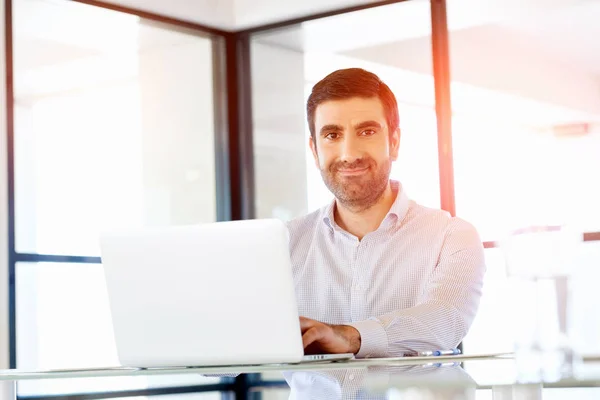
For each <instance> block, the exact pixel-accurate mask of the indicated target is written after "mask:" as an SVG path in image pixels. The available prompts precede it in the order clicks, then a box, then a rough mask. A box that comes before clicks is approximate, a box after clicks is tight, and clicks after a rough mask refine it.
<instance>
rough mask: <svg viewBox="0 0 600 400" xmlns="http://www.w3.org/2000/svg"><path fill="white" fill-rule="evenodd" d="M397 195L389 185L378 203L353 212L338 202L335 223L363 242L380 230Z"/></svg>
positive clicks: (336, 203)
mask: <svg viewBox="0 0 600 400" xmlns="http://www.w3.org/2000/svg"><path fill="white" fill-rule="evenodd" d="M396 195H397V194H396V193H394V191H393V190H392V187H391V185H390V184H389V183H388V185H387V187H386V189H385V191H384V192H383V195H382V196H381V197H380V198H379V200H377V203H375V204H374V205H372V206H371V207H369V208H367V209H364V210H352V209H351V208H348V207H345V206H344V205H343V204H340V202H339V201H337V200H336V202H335V210H334V219H335V222H336V223H337V224H338V226H339V227H340V228H342V229H344V230H345V231H346V232H349V233H351V234H353V235H354V236H356V237H358V239H359V240H362V238H363V237H365V235H367V234H368V233H370V232H373V231H375V230H376V229H377V228H379V225H381V222H382V221H383V219H384V218H385V216H386V215H387V213H388V211H389V210H390V208H391V207H392V204H393V203H394V200H396Z"/></svg>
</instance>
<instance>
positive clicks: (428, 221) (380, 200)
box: [288, 68, 485, 358]
mask: <svg viewBox="0 0 600 400" xmlns="http://www.w3.org/2000/svg"><path fill="white" fill-rule="evenodd" d="M307 114H308V124H309V128H310V133H311V137H310V139H309V145H310V148H311V150H312V154H313V156H314V160H315V164H316V166H317V168H319V170H320V171H321V175H322V177H323V180H324V182H325V184H326V185H327V187H328V188H329V190H330V191H331V192H332V193H333V194H334V196H335V200H334V201H333V202H332V203H331V204H329V205H328V206H326V207H324V208H322V209H320V210H317V211H315V212H313V213H311V214H309V215H306V216H304V217H301V218H298V219H295V220H292V221H290V222H289V223H288V228H289V231H290V251H291V258H292V265H293V273H294V280H295V285H296V296H297V299H298V306H299V311H300V315H301V316H302V317H301V321H300V322H301V328H302V334H303V337H302V339H303V342H304V347H305V352H306V353H307V354H313V353H354V354H355V355H356V357H358V358H364V357H390V356H402V355H405V354H411V353H414V352H416V351H421V350H438V349H452V348H454V347H456V346H457V345H458V343H460V341H461V340H462V339H463V337H464V336H465V335H466V333H467V331H468V330H469V327H470V325H471V323H472V321H473V318H474V317H475V314H476V311H477V308H478V305H479V299H480V297H481V289H482V281H483V276H484V273H485V263H484V255H483V246H482V244H481V241H480V238H479V236H478V234H477V232H476V230H475V229H474V228H473V226H472V225H470V224H469V223H467V222H465V221H464V220H461V219H459V218H453V217H451V216H450V215H449V214H448V213H446V212H444V211H441V210H434V209H430V208H426V207H423V206H421V205H418V204H417V203H415V202H414V201H412V200H410V199H409V198H408V195H407V193H406V191H405V189H404V188H403V187H402V185H401V184H400V183H399V182H395V181H390V178H389V176H390V171H391V165H392V162H393V161H395V160H396V159H397V157H398V149H399V146H400V129H399V115H398V105H397V103H396V99H395V96H394V94H393V93H392V92H391V90H390V89H389V87H388V86H387V85H386V84H385V83H383V82H382V81H381V80H380V79H379V78H378V77H377V76H376V75H374V74H372V73H370V72H368V71H365V70H362V69H359V68H351V69H344V70H338V71H335V72H333V73H332V74H330V75H328V76H327V77H325V78H324V79H323V80H321V81H320V82H319V83H317V84H316V85H315V86H314V87H313V90H312V93H311V95H310V97H309V99H308V102H307Z"/></svg>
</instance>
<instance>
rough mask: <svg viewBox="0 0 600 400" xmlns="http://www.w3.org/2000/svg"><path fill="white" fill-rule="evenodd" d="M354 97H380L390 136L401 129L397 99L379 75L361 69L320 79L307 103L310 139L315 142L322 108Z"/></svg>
mask: <svg viewBox="0 0 600 400" xmlns="http://www.w3.org/2000/svg"><path fill="white" fill-rule="evenodd" d="M352 97H362V98H372V97H377V98H379V100H380V101H381V103H382V104H383V111H384V113H385V117H386V121H387V125H388V129H389V132H390V134H391V133H392V132H393V131H395V130H396V129H397V128H398V126H399V125H400V116H399V115H398V103H397V102H396V96H394V93H392V91H391V90H390V88H389V87H388V85H386V84H385V83H384V82H383V81H382V80H381V79H379V77H378V76H377V75H375V74H374V73H372V72H369V71H366V70H364V69H362V68H347V69H339V70H337V71H334V72H332V73H331V74H329V75H327V76H326V77H325V78H323V79H321V80H320V81H319V82H318V83H317V84H316V85H315V86H313V88H312V92H311V94H310V96H309V98H308V101H307V102H306V114H307V119H308V127H309V129H310V135H311V136H312V138H313V139H314V138H315V111H316V109H317V107H318V106H319V104H321V103H324V102H326V101H329V100H346V99H349V98H352Z"/></svg>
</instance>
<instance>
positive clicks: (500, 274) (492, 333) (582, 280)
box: [463, 241, 600, 377]
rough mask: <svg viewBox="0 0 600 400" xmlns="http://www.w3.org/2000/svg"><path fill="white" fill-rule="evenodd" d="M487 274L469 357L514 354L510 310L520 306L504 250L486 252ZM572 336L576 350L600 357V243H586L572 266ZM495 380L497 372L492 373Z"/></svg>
mask: <svg viewBox="0 0 600 400" xmlns="http://www.w3.org/2000/svg"><path fill="white" fill-rule="evenodd" d="M485 256H486V264H487V273H486V276H485V280H484V284H483V296H482V298H481V304H480V306H479V312H478V313H477V317H476V318H475V321H474V322H473V325H472V326H471V329H470V331H469V333H468V334H467V336H466V337H465V339H464V341H463V346H464V351H465V353H466V354H475V353H487V352H505V351H512V350H513V342H514V339H515V329H518V322H517V321H515V319H514V317H513V315H512V312H511V310H512V309H514V307H518V306H519V300H520V299H519V298H517V297H516V296H515V295H514V294H515V290H514V289H515V286H514V282H511V281H510V280H509V279H508V278H507V275H506V268H505V259H504V255H503V253H502V250H500V249H497V248H493V249H486V250H485ZM572 268H573V275H572V276H573V277H572V281H571V289H570V293H571V296H572V297H571V301H572V303H571V306H570V315H569V319H570V332H571V335H572V337H571V339H572V342H573V346H574V347H575V349H576V350H577V351H578V352H579V353H580V354H583V355H600V342H599V341H598V338H599V337H600V313H598V312H597V309H598V307H600V299H599V298H598V296H597V295H596V292H597V290H598V289H597V282H598V281H599V280H600V242H598V241H596V242H583V243H582V244H581V245H580V246H579V249H578V252H577V258H576V261H575V263H574V265H573V266H572ZM489 373H490V376H489V377H493V376H494V375H493V374H494V371H492V370H490V372H489Z"/></svg>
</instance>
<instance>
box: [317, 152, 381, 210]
mask: <svg viewBox="0 0 600 400" xmlns="http://www.w3.org/2000/svg"><path fill="white" fill-rule="evenodd" d="M359 168H368V170H367V172H366V173H364V174H361V175H358V176H342V175H341V174H340V172H339V170H340V169H359ZM391 169H392V162H391V160H390V159H387V160H385V162H383V163H382V164H381V165H377V163H376V162H375V160H373V159H372V158H370V157H365V158H361V159H359V160H356V161H354V162H352V163H347V162H342V161H338V162H333V163H331V164H330V165H329V166H327V167H326V168H322V169H321V177H322V178H323V182H325V185H326V186H327V188H328V189H329V191H331V193H333V195H334V196H335V198H336V199H337V200H338V201H339V202H340V203H341V204H342V205H343V206H345V207H347V208H349V209H351V210H354V211H363V210H366V209H369V208H371V207H372V206H373V205H375V204H376V203H377V201H378V200H379V199H380V198H381V196H382V195H383V193H384V192H385V189H386V188H387V185H388V182H389V179H390V172H391Z"/></svg>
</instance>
